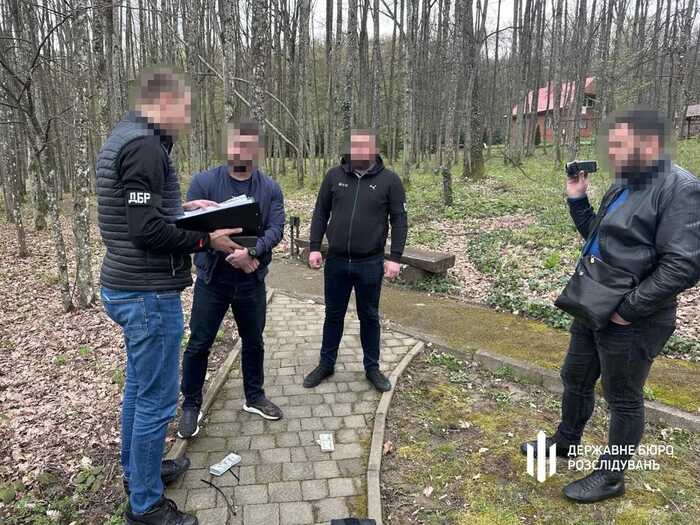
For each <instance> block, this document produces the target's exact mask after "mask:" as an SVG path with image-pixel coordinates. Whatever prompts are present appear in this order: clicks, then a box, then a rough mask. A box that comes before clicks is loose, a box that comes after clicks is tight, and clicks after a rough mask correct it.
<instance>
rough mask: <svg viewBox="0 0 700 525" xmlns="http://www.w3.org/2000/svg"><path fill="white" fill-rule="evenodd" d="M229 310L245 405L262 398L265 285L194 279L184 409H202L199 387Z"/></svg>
mask: <svg viewBox="0 0 700 525" xmlns="http://www.w3.org/2000/svg"><path fill="white" fill-rule="evenodd" d="M229 308H231V311H232V312H233V317H234V319H235V320H236V325H237V326H238V335H239V336H240V338H241V368H242V370H243V390H244V392H245V398H246V401H247V402H248V403H253V402H255V401H257V400H258V399H260V398H261V397H264V396H265V390H264V389H263V383H264V381H265V376H264V369H263V359H264V357H265V345H264V342H263V330H264V329H265V318H266V313H267V301H266V294H265V282H264V281H258V280H257V279H251V280H246V281H243V282H241V283H239V284H235V285H234V284H230V285H229V284H226V285H224V284H216V283H212V284H207V283H205V282H204V280H203V279H197V282H196V283H195V286H194V299H193V302H192V315H191V316H190V339H189V341H188V343H187V349H186V350H185V354H184V356H183V359H182V384H181V390H182V395H183V396H184V398H185V399H184V402H183V407H186V408H199V407H201V405H202V387H203V386H204V377H205V376H206V373H207V362H208V359H209V351H210V349H211V346H212V344H213V343H214V340H215V339H216V334H217V333H218V331H219V328H220V327H221V321H223V319H224V315H226V311H227V310H228V309H229Z"/></svg>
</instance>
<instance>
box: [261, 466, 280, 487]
mask: <svg viewBox="0 0 700 525" xmlns="http://www.w3.org/2000/svg"><path fill="white" fill-rule="evenodd" d="M255 480H256V481H257V482H258V483H271V482H273V481H282V463H272V464H263V465H258V466H257V467H256V469H255Z"/></svg>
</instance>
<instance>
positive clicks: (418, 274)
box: [401, 266, 447, 284]
mask: <svg viewBox="0 0 700 525" xmlns="http://www.w3.org/2000/svg"><path fill="white" fill-rule="evenodd" d="M446 275H447V272H441V273H432V272H426V271H425V270H421V269H420V268H415V267H413V266H406V267H405V268H404V269H403V270H401V278H402V279H403V280H404V281H406V282H407V283H409V284H414V283H417V282H420V281H423V280H424V279H427V278H428V277H431V276H435V277H445V276H446Z"/></svg>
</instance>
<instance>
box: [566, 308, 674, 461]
mask: <svg viewBox="0 0 700 525" xmlns="http://www.w3.org/2000/svg"><path fill="white" fill-rule="evenodd" d="M674 329H675V308H673V309H672V311H667V312H662V313H661V315H659V316H654V318H653V319H643V320H641V321H638V322H635V323H632V324H631V325H625V326H623V325H617V324H614V323H612V322H611V323H609V324H608V326H606V327H605V328H604V329H602V330H599V331H594V330H591V329H590V328H588V327H587V326H585V325H584V324H582V323H581V322H579V321H574V322H573V323H572V325H571V330H570V331H571V342H570V344H569V351H568V353H567V354H566V358H565V359H564V366H563V367H562V369H561V379H562V382H563V383H564V394H563V396H562V406H561V423H560V424H559V428H558V430H557V434H556V436H555V439H557V441H559V442H563V443H566V444H574V445H577V444H579V442H580V441H581V435H582V434H583V429H584V427H585V425H586V423H587V422H588V420H589V419H590V417H591V415H592V413H593V405H594V396H595V394H594V388H595V384H596V381H597V380H598V378H599V377H600V378H601V380H602V385H603V394H604V396H605V400H606V401H607V403H608V406H609V409H610V428H609V429H608V447H609V449H611V450H613V449H612V447H613V445H617V446H626V447H627V449H628V450H629V447H630V446H633V447H636V446H637V445H639V442H640V441H641V439H642V435H643V433H644V392H643V391H644V383H645V381H646V379H647V376H648V375H649V370H650V369H651V364H652V362H653V360H654V358H655V357H656V355H657V354H658V353H659V352H660V351H661V350H662V349H663V347H664V345H665V344H666V341H667V340H668V338H669V337H670V336H671V334H672V333H673V331H674ZM629 458H630V456H629V455H627V454H617V455H609V454H605V455H604V457H601V458H599V459H600V460H601V462H600V465H601V468H605V469H606V470H614V469H610V468H608V467H610V466H611V465H613V464H617V465H620V463H619V462H613V461H610V460H619V461H625V460H628V459H629Z"/></svg>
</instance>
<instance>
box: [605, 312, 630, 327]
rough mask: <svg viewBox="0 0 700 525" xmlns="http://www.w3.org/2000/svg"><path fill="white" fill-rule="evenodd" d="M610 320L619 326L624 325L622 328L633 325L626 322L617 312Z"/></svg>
mask: <svg viewBox="0 0 700 525" xmlns="http://www.w3.org/2000/svg"><path fill="white" fill-rule="evenodd" d="M610 320H611V321H612V322H613V323H615V324H619V325H622V326H627V325H628V324H632V323H630V322H629V321H625V320H624V319H623V318H622V317H621V316H620V314H618V313H617V312H615V313H613V314H612V317H611V318H610Z"/></svg>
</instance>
